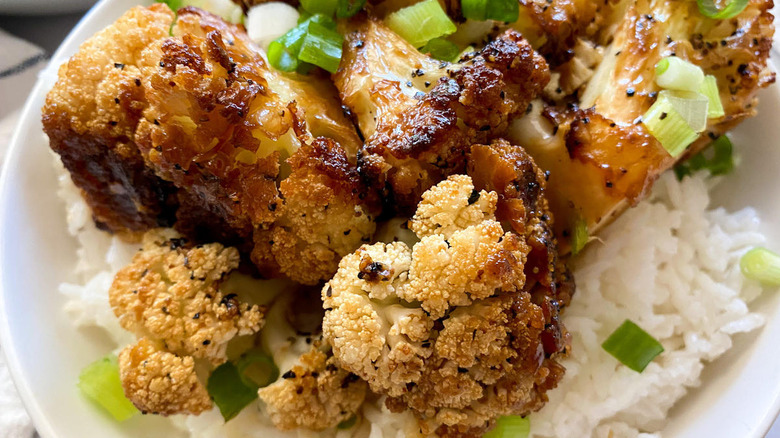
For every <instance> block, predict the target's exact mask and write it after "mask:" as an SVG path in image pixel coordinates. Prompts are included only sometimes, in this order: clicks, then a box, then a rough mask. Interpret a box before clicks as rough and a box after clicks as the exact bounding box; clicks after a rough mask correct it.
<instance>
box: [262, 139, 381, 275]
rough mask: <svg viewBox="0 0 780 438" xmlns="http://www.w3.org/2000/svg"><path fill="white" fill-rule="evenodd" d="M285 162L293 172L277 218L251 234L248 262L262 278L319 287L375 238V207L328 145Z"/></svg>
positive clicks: (318, 144) (315, 145)
mask: <svg viewBox="0 0 780 438" xmlns="http://www.w3.org/2000/svg"><path fill="white" fill-rule="evenodd" d="M287 162H288V164H289V165H290V168H291V172H292V173H291V174H290V176H288V177H287V178H285V179H284V181H282V184H281V187H280V189H279V190H280V192H281V195H282V197H283V198H284V202H283V203H282V204H280V207H279V217H278V218H277V219H276V221H275V222H274V224H273V225H272V226H271V227H269V228H268V229H258V230H256V231H255V233H254V248H253V250H252V260H253V261H254V262H255V264H256V265H257V266H258V268H260V271H261V273H263V274H265V275H266V276H271V277H274V276H280V275H284V276H286V277H289V278H293V279H295V280H296V281H297V282H299V283H303V284H312V285H314V284H319V283H320V282H321V281H322V280H324V279H327V278H330V277H331V276H332V275H333V273H335V272H336V269H337V267H338V262H339V260H340V259H341V257H343V256H345V255H347V254H349V253H350V252H352V251H354V250H355V248H357V247H358V246H360V245H361V244H362V243H363V242H365V241H367V240H368V238H369V236H371V235H372V234H373V233H374V230H375V229H376V224H375V222H374V216H373V214H372V212H373V211H374V210H376V208H374V207H367V206H369V205H371V206H375V207H378V203H377V202H376V201H375V197H374V196H371V195H370V194H368V193H367V192H366V191H365V188H364V185H363V183H362V181H361V180H360V175H359V174H358V172H357V169H356V168H355V166H353V165H351V164H350V162H349V159H348V157H347V155H346V153H345V152H344V150H343V149H341V148H339V147H338V145H337V144H335V143H334V142H333V141H331V140H326V139H317V140H314V141H313V142H312V144H311V146H309V145H303V146H301V148H300V149H299V150H298V151H297V152H296V153H295V154H294V155H293V156H292V157H291V158H290V159H289V160H287Z"/></svg>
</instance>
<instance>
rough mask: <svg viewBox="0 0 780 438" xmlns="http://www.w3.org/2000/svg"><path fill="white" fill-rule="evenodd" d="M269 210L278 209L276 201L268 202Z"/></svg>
mask: <svg viewBox="0 0 780 438" xmlns="http://www.w3.org/2000/svg"><path fill="white" fill-rule="evenodd" d="M268 210H270V211H276V203H275V202H272V203H270V204H268Z"/></svg>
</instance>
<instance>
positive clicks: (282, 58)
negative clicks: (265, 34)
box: [267, 39, 298, 72]
mask: <svg viewBox="0 0 780 438" xmlns="http://www.w3.org/2000/svg"><path fill="white" fill-rule="evenodd" d="M267 55H268V62H269V63H270V64H271V65H272V66H273V67H274V68H275V69H277V70H281V71H286V72H291V71H295V70H296V69H297V68H298V57H297V56H295V55H294V54H293V53H290V51H289V50H288V49H287V47H285V45H284V44H283V43H281V42H280V41H279V40H278V39H277V40H274V41H271V44H269V45H268V53H267Z"/></svg>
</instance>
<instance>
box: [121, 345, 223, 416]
mask: <svg viewBox="0 0 780 438" xmlns="http://www.w3.org/2000/svg"><path fill="white" fill-rule="evenodd" d="M119 370H120V378H121V380H122V387H123V388H124V390H125V395H126V396H127V398H128V399H130V401H131V402H133V404H134V405H135V407H136V408H138V409H139V410H140V411H141V412H143V413H144V414H156V415H163V416H167V415H172V414H191V415H198V414H200V413H201V412H203V411H206V410H208V409H211V398H210V397H209V394H208V392H207V391H206V388H205V387H204V386H203V384H202V383H201V382H200V380H198V376H197V375H196V374H195V360H194V359H193V358H192V357H191V356H183V357H182V356H177V355H176V354H174V353H170V352H168V351H165V350H164V349H163V348H162V347H161V346H160V345H158V344H156V343H155V342H153V341H151V340H149V339H147V338H141V339H140V340H139V341H138V342H137V343H135V344H133V345H130V346H127V347H125V349H124V350H122V352H121V353H119Z"/></svg>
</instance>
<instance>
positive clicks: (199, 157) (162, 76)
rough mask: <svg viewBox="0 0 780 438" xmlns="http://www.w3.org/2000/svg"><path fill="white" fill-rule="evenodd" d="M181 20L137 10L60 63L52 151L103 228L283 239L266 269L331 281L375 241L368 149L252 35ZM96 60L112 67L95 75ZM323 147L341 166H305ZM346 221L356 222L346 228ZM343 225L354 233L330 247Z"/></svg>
mask: <svg viewBox="0 0 780 438" xmlns="http://www.w3.org/2000/svg"><path fill="white" fill-rule="evenodd" d="M173 20H174V15H173V13H172V12H171V11H170V10H169V9H168V8H167V7H166V6H164V5H156V6H151V7H150V8H135V9H133V10H131V11H130V12H129V13H128V14H126V15H125V16H124V17H122V18H120V19H119V20H118V21H117V22H116V23H115V24H114V25H112V26H110V27H108V28H107V29H105V30H104V31H102V32H101V33H99V34H98V35H96V36H95V37H93V38H92V39H91V40H90V41H88V42H87V43H85V45H84V46H82V49H81V50H80V52H79V53H78V54H76V55H75V56H74V57H73V59H72V60H71V61H69V62H68V63H67V64H65V65H64V66H63V67H62V71H61V74H60V80H59V81H58V83H57V84H56V85H55V87H54V88H53V90H52V92H51V93H50V94H49V96H48V98H47V103H46V106H45V107H44V115H43V119H44V130H45V131H46V132H47V133H48V134H49V135H50V139H51V145H52V148H53V149H54V150H55V151H56V152H58V153H59V154H60V156H61V157H62V160H63V163H64V164H65V166H66V168H68V169H69V171H70V172H71V174H72V175H73V178H74V182H75V183H76V185H77V186H79V188H80V189H81V190H82V191H83V193H84V194H85V196H86V199H87V201H88V203H89V204H90V206H91V207H92V210H93V214H94V216H95V219H96V221H97V222H98V223H99V224H100V225H101V227H104V228H106V229H108V230H111V231H114V232H120V233H125V234H138V233H139V232H143V231H146V230H148V229H151V228H155V227H159V226H170V225H175V227H176V228H177V229H178V230H180V231H181V232H183V233H184V234H185V236H187V237H188V238H190V239H192V240H195V241H199V242H208V241H213V240H219V241H222V242H224V243H226V244H229V245H233V246H238V247H239V248H240V249H241V250H242V251H243V252H245V253H249V252H252V247H253V244H252V243H253V236H254V240H256V241H261V242H262V244H263V245H265V246H270V245H272V244H270V243H269V242H272V241H273V238H272V237H271V235H277V234H281V237H280V246H281V247H282V248H280V249H278V250H275V251H268V252H266V251H262V254H263V256H262V257H261V256H257V257H254V260H255V261H256V262H257V264H258V269H260V270H261V271H262V272H264V273H266V274H267V275H282V276H286V277H289V278H292V279H294V280H298V281H300V282H302V283H308V284H313V283H317V282H318V281H321V280H325V279H327V278H328V277H329V276H330V275H332V273H333V272H335V268H336V265H337V264H338V259H339V258H340V257H341V256H343V255H345V254H346V253H348V252H349V251H351V250H353V249H355V248H357V246H359V245H360V244H361V243H362V241H363V240H364V239H368V238H369V236H370V235H371V233H372V232H373V230H374V224H373V221H372V219H371V217H372V215H374V214H376V207H375V206H374V205H373V204H374V201H373V200H372V197H371V196H370V194H369V193H368V192H369V189H368V188H367V187H366V186H365V185H364V184H363V183H362V181H361V180H360V178H358V177H357V176H356V175H357V173H356V162H355V161H356V156H357V152H358V147H359V146H360V140H359V138H358V136H357V133H356V132H355V129H354V127H352V126H351V124H349V122H348V121H347V119H346V118H345V117H344V115H343V112H342V110H341V107H340V105H339V103H338V100H337V98H336V94H335V90H334V89H333V88H332V86H331V85H330V84H329V83H328V82H327V81H326V80H324V79H320V80H317V79H314V78H303V77H295V76H287V75H282V74H280V73H279V72H277V71H275V70H273V69H271V68H270V67H269V66H268V65H267V63H266V61H265V59H264V57H263V55H262V52H261V51H260V50H259V49H258V48H257V47H256V46H254V44H253V43H252V42H251V41H249V40H248V37H247V36H246V34H245V33H244V31H243V30H240V29H239V28H237V27H234V26H232V25H229V24H227V23H225V22H223V21H222V20H221V19H219V18H218V17H216V16H214V15H211V14H209V13H207V12H204V11H202V10H199V9H194V8H189V9H187V8H185V9H182V10H181V11H179V14H178V16H177V18H176V24H175V25H174V26H173V27H171V23H172V22H173ZM169 29H170V31H171V32H172V33H173V35H174V36H173V37H171V36H169ZM88 65H100V66H101V70H100V71H99V72H98V71H94V74H93V75H91V76H85V75H83V74H82V72H83V71H84V70H85V69H87V66H88ZM90 71H91V70H90ZM91 96H94V97H91ZM307 114H308V115H307ZM312 148H314V149H315V150H316V151H317V152H326V153H327V154H328V155H329V156H330V157H331V158H328V159H326V160H321V161H325V163H322V164H320V163H319V162H316V161H313V160H310V159H307V158H306V156H307V155H308V154H309V153H310V151H311V150H312ZM318 157H320V156H319V155H318ZM288 159H289V160H291V163H289V164H288V163H287V161H286V160H288ZM288 166H289V167H288ZM290 167H294V168H295V169H294V170H295V171H293V172H291V173H290ZM286 176H289V178H285V177H286ZM277 179H280V180H285V179H290V181H288V182H287V183H285V184H283V185H281V186H278V185H277V181H276V180H277ZM331 183H333V184H331ZM302 184H305V185H307V186H308V190H309V191H308V192H301V191H300V189H301V185H302ZM107 187H108V188H109V189H108V190H106V188H107ZM306 193H308V195H309V196H310V197H311V198H312V199H309V200H305V201H306V203H307V204H308V206H307V207H306V209H307V210H308V211H307V212H308V213H309V216H308V218H307V219H306V220H301V219H300V217H302V215H303V214H305V213H306V212H303V211H300V209H303V207H302V206H301V205H299V204H300V203H296V205H289V204H290V203H289V202H287V200H298V199H301V197H304V198H305V196H306ZM330 204H333V205H334V207H337V208H333V209H329V206H330ZM346 214H352V215H354V216H355V217H356V219H355V220H352V221H348V222H344V221H343V220H342V218H343V217H344V216H345V215H346ZM334 223H341V224H343V225H344V229H341V230H339V231H338V234H339V237H338V238H337V239H334V241H333V242H331V241H330V239H331V237H333V236H334V235H335V233H336V232H335V230H332V227H333V224H334ZM300 227H305V228H306V229H303V228H300ZM346 230H349V231H350V233H348V234H342V233H343V232H344V231H346ZM351 231H354V232H351ZM331 243H332V245H331ZM291 251H292V253H291ZM274 254H277V255H279V254H281V255H282V256H280V257H277V256H276V255H274ZM291 255H292V257H290V256H291ZM291 259H292V260H291ZM315 262H316V263H315ZM305 263H311V264H312V265H310V266H308V267H306V268H303V267H302V264H305ZM312 266H314V269H312V268H311V267H312Z"/></svg>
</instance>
